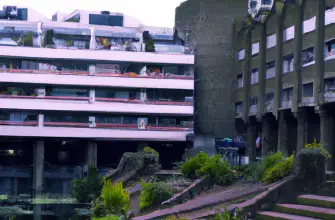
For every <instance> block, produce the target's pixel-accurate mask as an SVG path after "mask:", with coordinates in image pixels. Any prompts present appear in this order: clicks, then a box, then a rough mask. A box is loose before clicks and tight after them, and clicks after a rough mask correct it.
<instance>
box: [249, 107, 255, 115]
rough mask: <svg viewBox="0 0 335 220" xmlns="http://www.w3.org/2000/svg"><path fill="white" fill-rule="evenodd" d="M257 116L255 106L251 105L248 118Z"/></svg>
mask: <svg viewBox="0 0 335 220" xmlns="http://www.w3.org/2000/svg"><path fill="white" fill-rule="evenodd" d="M254 115H257V105H251V106H250V107H249V116H254Z"/></svg>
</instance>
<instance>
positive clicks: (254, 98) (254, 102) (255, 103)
mask: <svg viewBox="0 0 335 220" xmlns="http://www.w3.org/2000/svg"><path fill="white" fill-rule="evenodd" d="M252 105H257V96H255V97H251V98H250V106H252Z"/></svg>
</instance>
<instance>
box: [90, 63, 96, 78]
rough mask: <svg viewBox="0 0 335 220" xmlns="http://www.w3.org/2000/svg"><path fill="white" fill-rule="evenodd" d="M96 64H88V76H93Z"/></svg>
mask: <svg viewBox="0 0 335 220" xmlns="http://www.w3.org/2000/svg"><path fill="white" fill-rule="evenodd" d="M96 71H97V70H96V66H95V64H90V65H89V67H88V74H89V75H90V76H94V75H95V74H96Z"/></svg>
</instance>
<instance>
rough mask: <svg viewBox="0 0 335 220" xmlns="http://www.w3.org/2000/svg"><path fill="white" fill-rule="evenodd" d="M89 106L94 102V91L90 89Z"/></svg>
mask: <svg viewBox="0 0 335 220" xmlns="http://www.w3.org/2000/svg"><path fill="white" fill-rule="evenodd" d="M89 102H90V104H93V103H94V102H95V89H90V100H89Z"/></svg>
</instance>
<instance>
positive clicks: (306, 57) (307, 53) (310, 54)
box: [301, 47, 314, 64]
mask: <svg viewBox="0 0 335 220" xmlns="http://www.w3.org/2000/svg"><path fill="white" fill-rule="evenodd" d="M301 60H302V64H306V63H310V62H313V61H314V47H310V48H308V49H306V50H303V51H302V58H301Z"/></svg>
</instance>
